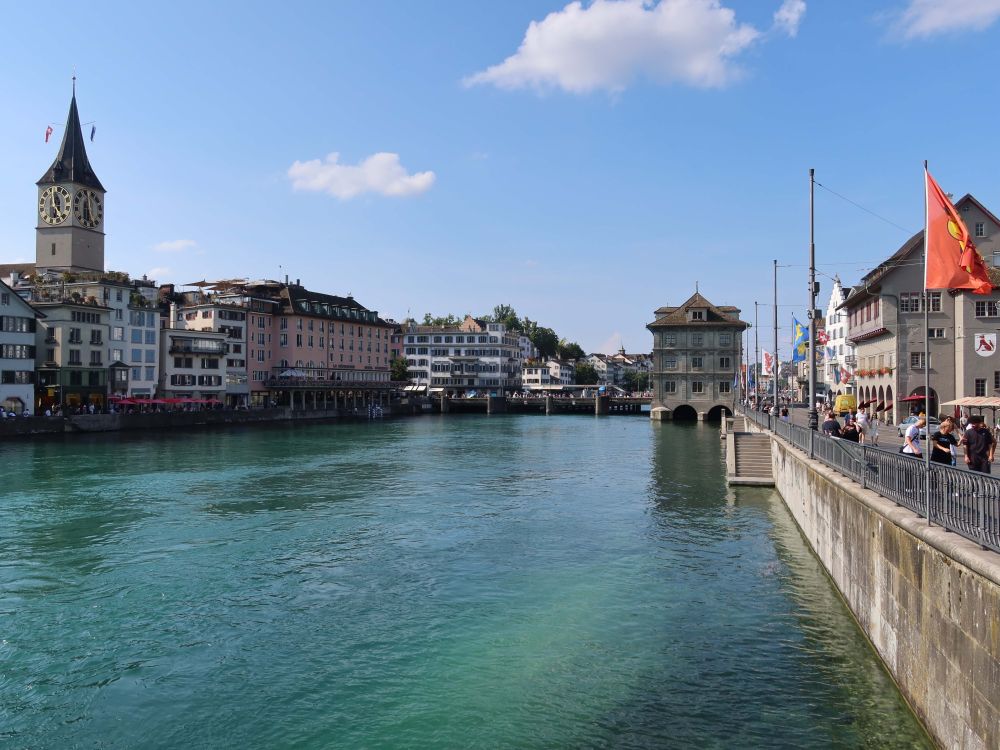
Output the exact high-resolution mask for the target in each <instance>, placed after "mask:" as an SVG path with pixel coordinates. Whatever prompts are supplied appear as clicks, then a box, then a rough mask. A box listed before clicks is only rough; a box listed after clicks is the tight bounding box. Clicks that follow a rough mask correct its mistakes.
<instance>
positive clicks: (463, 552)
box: [0, 415, 928, 748]
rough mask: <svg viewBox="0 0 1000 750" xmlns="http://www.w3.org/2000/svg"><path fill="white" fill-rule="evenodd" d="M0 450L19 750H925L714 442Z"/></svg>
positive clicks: (1, 705)
mask: <svg viewBox="0 0 1000 750" xmlns="http://www.w3.org/2000/svg"><path fill="white" fill-rule="evenodd" d="M4 449H5V451H7V446H5V448H4ZM6 455H9V456H10V457H11V458H12V460H14V461H16V462H17V465H23V466H25V467H26V470H25V471H24V472H19V473H17V474H16V475H15V476H14V477H13V478H12V479H11V481H10V483H9V486H8V487H7V490H8V491H7V492H5V494H4V495H3V496H2V498H0V542H2V543H3V549H4V550H5V555H4V557H3V558H2V561H0V616H2V617H3V619H4V623H5V630H4V633H3V635H2V636H0V663H3V664H4V669H3V671H2V672H0V741H6V742H7V743H8V744H12V746H14V747H31V748H38V747H42V748H44V747H52V748H62V747H73V746H80V747H90V746H108V747H117V746H142V747H165V748H166V747H188V746H191V747H216V746H218V747H234V746H241V747H242V746H250V747H268V748H272V747H296V748H326V747H428V748H430V747H433V748H448V747H454V748H470V747H471V748H476V747H484V748H485V747H490V748H492V747H518V748H522V747H523V748H534V747H537V748H550V747H551V748H563V747H616V748H646V747H699V748H703V747H704V748H714V747H717V748H729V747H788V748H800V747H845V748H846V747H865V746H868V747H884V746H896V747H926V746H928V745H927V743H926V739H925V738H924V736H923V735H922V733H921V731H920V729H919V727H918V726H917V725H916V724H915V722H914V720H913V718H912V716H911V715H910V714H909V712H908V711H907V710H906V708H905V706H904V705H903V704H902V701H901V699H900V698H899V696H898V694H897V693H896V691H895V690H894V688H893V686H892V684H891V682H890V681H889V680H888V679H887V677H886V675H885V673H884V672H883V670H882V669H881V667H880V665H879V664H878V662H877V660H876V659H875V657H874V655H873V654H872V652H871V651H870V649H869V648H868V647H867V645H866V644H865V642H864V640H863V638H861V636H860V635H859V633H858V632H857V629H856V628H855V626H854V624H853V622H852V621H851V619H850V617H849V615H848V613H847V612H846V611H845V610H844V608H843V605H842V604H841V603H840V600H839V599H838V597H837V596H836V594H835V592H833V590H832V589H831V587H830V584H829V582H828V581H827V580H826V578H825V577H824V576H823V574H822V571H821V570H820V569H819V567H818V565H817V564H816V562H815V560H814V559H813V558H812V557H811V555H810V554H809V552H808V550H807V549H806V547H805V546H804V544H803V542H802V540H801V538H800V537H799V536H798V532H797V531H796V529H795V527H794V524H792V523H791V519H790V518H789V516H788V514H787V513H786V512H785V510H784V507H783V506H782V505H781V504H780V501H779V500H778V499H777V496H776V495H774V493H773V492H771V491H767V490H753V489H740V490H737V491H729V490H727V488H726V487H725V484H724V480H723V474H724V468H723V461H722V457H721V455H720V446H719V438H718V433H717V431H716V430H715V429H714V428H710V427H707V426H705V425H683V426H681V425H669V424H668V425H658V424H651V423H649V422H648V421H647V420H645V419H642V418H628V417H611V418H594V417H590V416H560V417H548V418H546V417H542V416H537V417H536V416H513V415H511V416H501V417H496V416H494V417H489V418H483V417H476V416H467V417H458V416H451V417H437V416H435V417H427V418H420V419H413V420H403V421H384V422H378V423H375V424H354V425H313V426H295V427H289V428H286V429H261V430H232V431H217V432H205V433H199V434H194V435H180V434H176V433H175V434H171V435H168V436H165V437H164V436H156V437H151V438H139V439H135V438H131V437H122V436H98V437H94V438H84V439H81V440H77V441H70V440H66V441H51V442H38V443H27V444H22V445H16V444H14V445H12V446H11V447H10V450H9V452H8V454H6ZM6 455H5V457H6ZM66 466H73V467H80V466H85V467H94V466H99V467H101V470H100V471H99V472H97V471H94V470H93V469H92V468H88V469H87V470H86V471H83V472H77V471H66V470H65V467H66ZM0 744H2V742H0Z"/></svg>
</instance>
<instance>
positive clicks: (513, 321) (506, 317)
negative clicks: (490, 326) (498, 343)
mask: <svg viewBox="0 0 1000 750" xmlns="http://www.w3.org/2000/svg"><path fill="white" fill-rule="evenodd" d="M484 317H485V318H487V319H488V320H491V321H492V322H494V323H503V325H504V327H505V328H506V329H507V330H508V331H518V332H520V331H522V330H523V326H522V325H521V320H520V318H518V317H517V312H515V310H514V308H513V307H511V306H510V305H497V306H496V307H494V308H493V314H492V315H487V316H484Z"/></svg>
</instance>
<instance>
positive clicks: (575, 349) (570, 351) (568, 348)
mask: <svg viewBox="0 0 1000 750" xmlns="http://www.w3.org/2000/svg"><path fill="white" fill-rule="evenodd" d="M586 356H587V355H586V353H584V351H583V347H581V346H580V345H579V344H578V343H576V342H575V341H569V342H567V341H566V339H561V340H560V341H559V359H583V358H584V357H586Z"/></svg>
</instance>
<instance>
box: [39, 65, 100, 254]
mask: <svg viewBox="0 0 1000 750" xmlns="http://www.w3.org/2000/svg"><path fill="white" fill-rule="evenodd" d="M36 184H37V185H38V226H37V227H36V228H35V269H36V270H38V271H45V270H53V271H103V270H104V192H105V191H104V186H103V185H102V184H101V181H100V180H98V179H97V175H96V174H94V169H93V167H91V166H90V161H89V160H88V159H87V149H86V147H85V145H84V139H83V131H82V130H81V127H80V115H79V113H78V112H77V110H76V81H75V79H74V82H73V98H72V100H71V101H70V103H69V115H68V116H67V118H66V130H65V132H64V133H63V139H62V144H61V145H60V146H59V153H58V154H57V155H56V158H55V161H53V162H52V166H51V167H49V169H48V171H47V172H46V173H45V174H44V175H42V179H40V180H39V181H38V182H37V183H36Z"/></svg>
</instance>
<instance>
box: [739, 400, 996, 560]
mask: <svg viewBox="0 0 1000 750" xmlns="http://www.w3.org/2000/svg"><path fill="white" fill-rule="evenodd" d="M742 414H743V416H745V417H746V418H747V419H749V420H750V421H752V422H754V423H755V424H757V425H758V426H760V427H762V428H763V429H765V430H767V431H769V432H773V433H774V434H775V435H777V436H778V437H780V438H781V439H783V440H785V441H786V442H788V443H791V444H792V445H794V446H795V447H796V448H799V449H800V450H801V451H803V452H804V453H805V454H806V455H807V456H809V457H810V458H811V459H813V460H815V461H819V462H820V463H821V464H824V465H825V466H829V467H830V468H831V469H835V470H836V471H838V472H840V473H841V474H843V475H844V476H846V477H849V478H850V479H852V480H854V481H855V482H857V483H858V484H860V485H861V486H862V487H864V488H866V489H870V490H872V491H874V492H877V493H878V494H880V495H882V497H885V498H887V499H889V500H892V501H893V502H894V503H896V504H897V505H901V506H903V507H905V508H908V509H909V510H911V511H913V512H914V513H916V514H917V515H918V516H920V517H921V518H926V517H927V514H928V507H927V492H926V489H927V483H928V482H929V483H930V521H931V522H932V523H936V524H938V525H939V526H942V527H944V528H945V529H948V530H949V531H953V532H954V533H956V534H959V535H961V536H963V537H965V538H966V539H971V540H972V541H974V542H976V543H977V544H980V545H982V546H983V547H986V548H987V549H991V550H994V551H995V552H1000V478H996V477H992V476H990V475H989V474H980V473H977V472H972V471H965V470H962V469H957V468H955V467H952V466H946V465H944V464H937V463H931V464H930V466H929V467H928V466H927V465H926V464H925V463H923V462H922V461H921V460H919V459H917V458H914V457H912V456H908V455H905V454H902V453H898V452H894V451H890V450H886V449H884V448H876V447H874V446H870V445H859V444H858V443H852V442H850V441H848V440H841V439H839V438H834V437H830V436H828V435H824V434H822V433H820V432H815V431H813V430H810V429H809V428H807V427H802V426H800V425H794V424H791V423H789V422H783V421H782V420H780V419H778V418H775V417H772V416H770V415H768V414H764V413H762V412H757V411H753V410H747V411H744V412H742Z"/></svg>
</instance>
